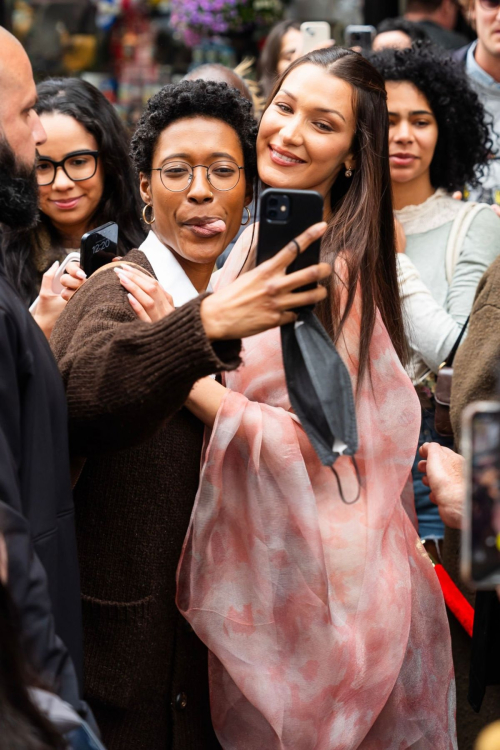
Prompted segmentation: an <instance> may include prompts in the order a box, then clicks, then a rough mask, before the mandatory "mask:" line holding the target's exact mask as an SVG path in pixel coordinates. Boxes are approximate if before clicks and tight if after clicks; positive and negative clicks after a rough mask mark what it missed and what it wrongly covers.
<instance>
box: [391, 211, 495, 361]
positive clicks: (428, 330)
mask: <svg viewBox="0 0 500 750" xmlns="http://www.w3.org/2000/svg"><path fill="white" fill-rule="evenodd" d="M499 229H500V225H499V223H498V218H497V217H496V216H495V214H494V213H493V212H492V211H487V210H486V209H485V210H484V211H481V213H480V214H479V215H478V216H477V217H476V219H475V220H474V222H473V223H472V225H471V227H470V229H469V232H468V234H467V237H466V238H465V241H464V246H463V249H462V252H461V253H460V259H459V262H458V263H457V266H456V269H455V273H454V276H453V282H452V284H451V286H450V288H449V290H448V296H447V299H446V305H445V307H446V308H447V309H445V307H441V305H439V304H438V303H437V302H436V300H435V299H434V298H433V296H432V295H431V293H430V291H429V289H428V288H427V287H426V285H425V284H424V283H423V281H422V279H421V277H420V274H419V272H418V271H417V269H416V268H415V266H414V264H413V263H412V262H411V260H410V259H409V258H408V257H407V256H406V255H404V254H398V272H399V279H400V288H401V294H402V299H403V302H404V307H405V312H406V315H407V319H408V323H409V326H408V338H409V341H410V346H411V348H412V350H413V351H414V352H415V353H416V354H417V355H418V356H419V357H421V358H422V359H423V360H424V362H425V363H426V364H427V366H428V367H430V368H431V370H433V372H437V370H438V369H439V366H440V364H441V363H442V362H443V360H444V359H446V357H447V356H448V354H449V353H450V351H451V349H452V347H453V344H454V343H455V341H456V340H457V338H458V336H459V334H460V331H461V329H462V326H463V325H464V323H465V321H466V319H467V316H468V315H469V313H470V310H471V307H472V303H473V300H474V295H475V293H476V289H477V285H478V283H479V281H480V279H481V276H482V275H483V273H484V272H485V271H486V269H487V268H488V267H489V265H490V264H491V263H492V262H493V260H494V259H495V258H496V257H497V255H499V254H500V231H499Z"/></svg>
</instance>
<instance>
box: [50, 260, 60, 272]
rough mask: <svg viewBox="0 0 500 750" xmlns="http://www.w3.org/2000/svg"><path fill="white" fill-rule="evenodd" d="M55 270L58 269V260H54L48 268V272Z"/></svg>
mask: <svg viewBox="0 0 500 750" xmlns="http://www.w3.org/2000/svg"><path fill="white" fill-rule="evenodd" d="M56 268H59V261H58V260H55V261H54V262H53V263H52V265H51V267H50V268H49V271H55V270H56Z"/></svg>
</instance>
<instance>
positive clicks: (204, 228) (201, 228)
mask: <svg viewBox="0 0 500 750" xmlns="http://www.w3.org/2000/svg"><path fill="white" fill-rule="evenodd" d="M189 226H190V228H191V229H192V231H193V232H194V233H195V234H199V235H200V237H213V236H214V235H216V234H220V233H221V232H225V231H226V222H225V221H223V220H222V219H216V220H215V221H209V222H207V223H206V224H190V225H189Z"/></svg>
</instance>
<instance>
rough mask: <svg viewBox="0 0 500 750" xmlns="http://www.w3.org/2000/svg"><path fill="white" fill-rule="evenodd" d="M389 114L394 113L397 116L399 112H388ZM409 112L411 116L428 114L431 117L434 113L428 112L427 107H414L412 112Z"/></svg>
mask: <svg viewBox="0 0 500 750" xmlns="http://www.w3.org/2000/svg"><path fill="white" fill-rule="evenodd" d="M389 114H390V115H396V116H398V115H399V112H389ZM409 114H410V116H413V115H430V116H431V117H434V113H433V112H429V111H428V110H427V109H416V110H414V111H413V112H410V113H409Z"/></svg>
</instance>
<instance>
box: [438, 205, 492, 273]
mask: <svg viewBox="0 0 500 750" xmlns="http://www.w3.org/2000/svg"><path fill="white" fill-rule="evenodd" d="M486 208H487V209H488V210H491V209H490V207H489V206H487V205H486V204H485V203H474V202H471V203H465V204H464V205H463V206H462V207H461V209H460V211H459V213H458V214H457V216H456V217H455V221H454V222H453V224H452V227H451V231H450V236H449V237H448V244H447V245H446V258H445V267H446V280H447V282H448V285H449V286H451V282H452V281H453V274H454V273H455V268H456V265H457V263H458V259H459V257H460V253H461V251H462V247H463V244H464V240H465V238H466V236H467V232H468V231H469V229H470V226H471V224H472V222H473V221H474V219H475V218H476V216H477V215H478V213H479V212H480V211H482V210H483V209H486Z"/></svg>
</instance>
